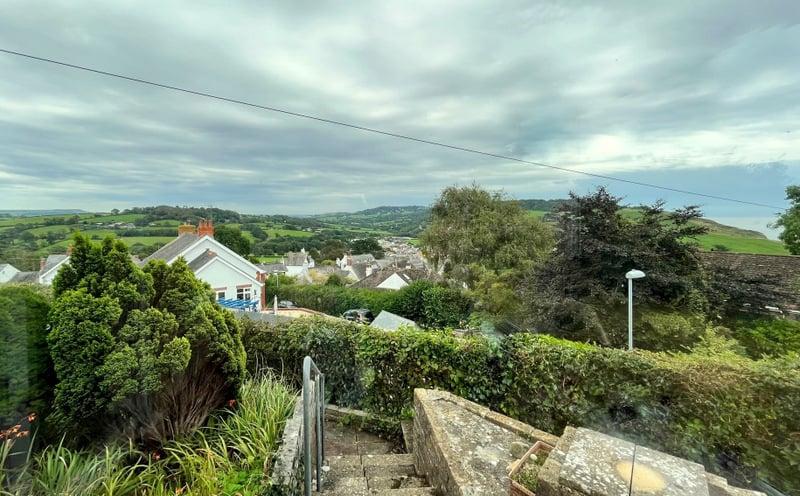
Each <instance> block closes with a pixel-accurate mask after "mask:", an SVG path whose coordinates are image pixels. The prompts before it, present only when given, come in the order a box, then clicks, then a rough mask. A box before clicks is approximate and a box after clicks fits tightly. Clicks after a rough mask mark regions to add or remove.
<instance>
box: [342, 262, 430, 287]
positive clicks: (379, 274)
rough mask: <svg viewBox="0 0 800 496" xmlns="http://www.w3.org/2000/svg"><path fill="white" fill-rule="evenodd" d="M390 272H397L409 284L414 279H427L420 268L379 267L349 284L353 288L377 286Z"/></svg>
mask: <svg viewBox="0 0 800 496" xmlns="http://www.w3.org/2000/svg"><path fill="white" fill-rule="evenodd" d="M392 274H397V275H398V276H400V278H401V279H403V280H404V281H405V282H406V283H408V284H411V283H412V282H414V281H418V280H420V279H427V278H428V274H427V273H426V272H425V271H422V270H414V269H395V268H391V267H389V268H386V269H381V270H378V271H375V272H373V273H372V274H370V275H369V276H367V277H364V278H362V279H360V280H359V281H358V282H355V283H353V284H351V286H352V287H354V288H377V287H378V285H380V284H381V283H382V282H383V281H385V280H386V279H388V278H389V277H391V276H392Z"/></svg>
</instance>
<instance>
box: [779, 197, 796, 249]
mask: <svg viewBox="0 0 800 496" xmlns="http://www.w3.org/2000/svg"><path fill="white" fill-rule="evenodd" d="M786 199H787V200H789V202H790V203H791V205H790V206H789V208H788V209H786V210H785V211H784V212H783V213H782V214H780V215H779V216H778V220H777V221H776V222H775V227H778V228H783V232H781V233H780V235H779V236H778V237H779V238H780V239H781V240H782V241H783V242H784V243H785V244H786V247H787V248H788V249H789V253H791V254H792V255H800V186H797V185H795V186H789V187H787V188H786Z"/></svg>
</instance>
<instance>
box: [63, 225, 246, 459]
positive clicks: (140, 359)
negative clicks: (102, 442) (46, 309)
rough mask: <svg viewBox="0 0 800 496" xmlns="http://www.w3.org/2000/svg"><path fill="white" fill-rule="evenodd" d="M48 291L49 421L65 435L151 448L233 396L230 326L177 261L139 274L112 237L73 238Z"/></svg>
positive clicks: (239, 372) (235, 359)
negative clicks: (104, 437) (120, 438)
mask: <svg viewBox="0 0 800 496" xmlns="http://www.w3.org/2000/svg"><path fill="white" fill-rule="evenodd" d="M54 291H55V294H56V299H55V302H54V303H53V307H52V310H51V313H50V323H51V326H52V330H51V332H50V335H49V336H48V344H49V347H50V352H51V356H52V358H53V363H54V367H55V373H56V377H57V384H56V390H55V401H54V412H53V414H52V416H51V417H52V419H51V420H53V421H54V424H55V425H56V426H57V427H59V428H60V429H61V430H62V431H64V432H68V433H69V434H70V437H71V438H76V439H86V438H89V437H93V436H96V435H98V434H104V432H103V431H102V430H101V429H102V428H107V429H111V430H116V431H119V432H121V433H122V434H123V435H124V436H126V437H130V438H133V439H135V440H137V441H140V442H142V443H144V444H148V445H152V444H158V443H161V442H163V440H165V439H169V438H171V437H174V436H180V435H185V434H188V433H191V432H193V431H194V430H195V429H196V428H197V427H199V426H200V425H202V423H203V422H204V421H205V420H206V418H207V416H208V414H209V412H210V411H211V410H212V409H214V408H217V407H219V406H220V405H222V403H223V402H224V401H226V400H227V399H230V398H232V397H234V395H235V392H236V389H237V388H238V386H239V384H240V382H241V380H242V377H243V374H244V367H245V357H244V348H243V346H242V343H241V337H240V334H239V326H238V322H237V321H236V320H235V319H234V318H233V316H232V315H231V314H230V312H228V311H225V310H223V309H221V308H220V307H219V306H218V305H217V304H216V303H215V302H214V301H213V298H212V295H211V292H210V290H209V288H208V286H207V284H205V283H203V282H201V281H198V280H197V279H196V278H195V277H194V274H193V273H192V271H191V270H190V269H189V267H188V266H187V265H186V263H185V262H184V261H183V260H178V261H176V262H175V263H173V264H172V265H171V266H170V265H166V264H165V263H164V262H163V261H154V262H151V263H150V264H148V265H147V266H146V267H145V269H144V270H142V269H139V268H138V267H137V266H136V265H134V264H133V263H132V261H131V259H130V257H129V256H128V253H127V250H126V249H125V246H124V245H123V244H122V243H120V242H113V241H112V240H110V239H107V240H105V241H104V242H103V244H102V245H99V246H98V245H93V244H91V242H90V241H88V240H87V239H86V238H85V237H83V236H77V237H76V238H75V249H74V251H73V254H72V258H71V259H70V263H69V264H67V265H65V266H64V268H63V269H62V270H61V271H60V272H59V274H58V276H56V280H55V283H54ZM185 405H191V408H186V407H185ZM101 417H102V418H107V419H108V420H107V421H106V422H103V423H98V422H96V419H97V418H101Z"/></svg>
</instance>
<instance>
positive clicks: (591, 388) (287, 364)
mask: <svg viewBox="0 0 800 496" xmlns="http://www.w3.org/2000/svg"><path fill="white" fill-rule="evenodd" d="M659 318H661V317H659ZM673 325H675V326H677V327H679V328H681V327H682V326H683V323H677V324H676V323H673ZM245 328H246V332H245V341H246V345H247V349H248V355H249V356H250V357H251V361H250V362H249V365H250V366H251V367H259V366H262V367H263V366H267V367H275V368H277V369H278V370H284V371H287V370H288V371H290V372H291V373H292V374H295V375H294V378H295V380H297V377H296V373H297V372H296V371H298V370H300V368H299V367H300V361H301V360H302V357H303V356H304V355H306V354H308V355H311V356H312V357H313V358H314V359H315V360H317V362H318V363H320V364H321V365H320V367H321V369H322V370H323V371H325V372H326V385H327V387H328V389H329V391H328V394H329V395H330V397H331V400H332V401H333V402H335V403H339V404H343V405H347V406H355V407H360V408H363V409H366V410H367V411H368V412H372V413H374V414H380V415H384V416H392V417H399V416H402V415H403V414H404V413H405V412H407V411H408V410H409V409H410V408H411V405H412V397H413V396H412V395H413V389H414V388H417V387H424V388H441V389H446V390H449V391H452V392H454V393H455V394H458V395H460V396H463V397H466V398H468V399H471V400H473V401H477V402H479V403H481V404H483V405H486V406H488V407H490V408H493V409H495V410H500V411H502V412H504V413H507V414H509V415H511V416H512V417H515V418H517V419H519V420H522V421H525V422H527V423H529V424H531V425H533V426H535V427H537V428H540V429H544V430H547V431H550V432H552V433H555V434H559V433H560V432H561V430H562V429H563V428H564V427H565V426H566V425H576V426H588V427H591V428H595V429H598V430H602V431H606V432H612V433H616V434H618V435H622V436H624V437H626V438H629V439H632V440H634V441H636V442H640V443H642V444H645V445H648V446H652V447H654V448H656V449H661V450H664V451H667V452H669V453H672V454H675V455H678V456H683V457H687V458H689V459H692V460H695V461H698V462H701V463H703V464H705V465H706V467H708V468H709V469H710V470H712V471H722V472H723V473H725V474H726V475H730V476H735V477H738V478H740V479H749V478H752V477H753V476H754V475H758V476H760V477H763V478H766V479H767V480H768V481H770V482H771V483H772V484H774V485H777V486H779V487H781V488H782V489H785V490H787V491H797V490H800V477H798V472H797V470H796V467H797V466H798V463H800V440H798V439H797V435H796V433H797V432H800V417H798V416H797V415H796V412H797V411H798V409H800V367H798V361H797V360H796V358H795V359H786V360H760V361H752V360H749V359H747V358H744V357H741V356H739V355H737V354H736V352H735V349H734V348H732V347H731V346H730V343H735V342H733V341H731V340H726V339H725V338H724V337H722V336H721V335H719V334H718V333H717V332H709V333H707V334H706V335H705V336H703V337H702V338H701V340H700V343H699V345H698V347H697V348H696V349H697V350H698V352H697V353H692V354H688V353H682V354H667V353H653V352H644V351H637V352H634V353H630V352H625V351H621V350H616V349H609V348H600V347H596V346H593V345H589V344H583V343H575V342H571V341H564V340H559V339H556V338H553V337H549V336H543V335H533V334H522V333H521V334H516V335H514V336H512V337H510V338H508V339H507V340H505V342H504V343H503V344H502V345H495V344H492V343H491V342H489V341H488V340H487V339H484V338H482V337H477V336H470V337H464V338H458V337H454V336H453V335H452V334H450V333H447V332H444V331H419V330H412V329H404V330H399V331H396V332H384V331H380V330H377V329H372V328H369V327H363V326H359V325H357V324H351V323H338V322H332V321H330V320H327V319H298V320H295V321H292V322H290V323H282V324H278V325H276V326H269V325H266V324H263V323H258V322H249V323H248V324H246V326H245ZM256 357H257V358H256ZM328 378H330V380H328Z"/></svg>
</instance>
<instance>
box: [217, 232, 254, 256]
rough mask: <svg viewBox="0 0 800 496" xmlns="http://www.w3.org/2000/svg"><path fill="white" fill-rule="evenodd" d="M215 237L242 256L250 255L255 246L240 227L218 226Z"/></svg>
mask: <svg viewBox="0 0 800 496" xmlns="http://www.w3.org/2000/svg"><path fill="white" fill-rule="evenodd" d="M214 239H216V240H217V241H219V242H220V243H222V244H223V245H225V246H227V247H228V248H230V249H231V250H233V251H235V252H236V253H238V254H239V255H242V256H247V255H249V254H250V252H251V251H252V248H253V246H252V244H251V243H250V240H249V239H247V238H246V237H245V236H244V234H242V231H241V230H240V229H239V228H238V227H231V226H226V225H221V226H217V227H216V228H215V229H214Z"/></svg>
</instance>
